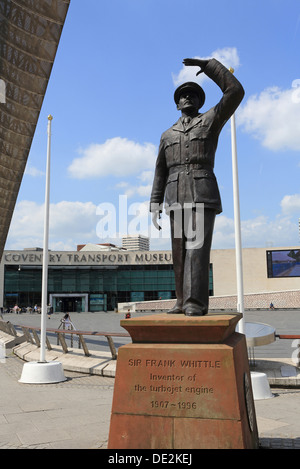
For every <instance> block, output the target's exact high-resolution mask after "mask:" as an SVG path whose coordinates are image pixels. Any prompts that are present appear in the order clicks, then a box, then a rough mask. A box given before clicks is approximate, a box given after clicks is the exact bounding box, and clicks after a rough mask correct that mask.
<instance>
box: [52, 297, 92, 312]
mask: <svg viewBox="0 0 300 469" xmlns="http://www.w3.org/2000/svg"><path fill="white" fill-rule="evenodd" d="M86 297H87V295H76V294H75V295H74V294H61V295H52V306H53V311H54V313H72V312H75V313H81V312H84V311H86V306H87V302H88V298H86Z"/></svg>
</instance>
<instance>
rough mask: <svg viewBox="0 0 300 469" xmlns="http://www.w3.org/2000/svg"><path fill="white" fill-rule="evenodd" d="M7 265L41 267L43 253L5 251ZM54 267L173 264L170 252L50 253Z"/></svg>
mask: <svg viewBox="0 0 300 469" xmlns="http://www.w3.org/2000/svg"><path fill="white" fill-rule="evenodd" d="M3 259H4V263H5V264H24V265H39V264H42V262H43V252H42V251H39V252H32V251H28V252H26V251H5V252H4V256H3ZM49 264H52V265H61V266H63V265H138V264H172V253H171V252H170V251H128V252H126V251H121V252H119V251H106V252H101V253H99V252H87V251H85V252H67V251H65V252H62V251H60V252H55V251H53V252H51V251H50V252H49Z"/></svg>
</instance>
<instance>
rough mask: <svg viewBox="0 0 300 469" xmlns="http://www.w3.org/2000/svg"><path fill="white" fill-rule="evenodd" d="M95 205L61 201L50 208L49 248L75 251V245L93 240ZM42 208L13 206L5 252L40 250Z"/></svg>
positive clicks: (29, 203) (32, 204) (28, 204)
mask: <svg viewBox="0 0 300 469" xmlns="http://www.w3.org/2000/svg"><path fill="white" fill-rule="evenodd" d="M97 221H98V218H97V215H96V205H94V204H93V203H92V202H87V203H82V202H68V201H61V202H59V203H57V204H51V205H50V215H49V248H50V249H58V248H59V249H63V250H64V249H65V250H68V249H72V250H74V249H76V244H80V243H85V242H88V241H89V240H95V238H96V224H97ZM43 230H44V204H38V203H36V202H33V201H27V200H24V201H21V202H19V203H18V204H17V205H16V208H15V211H14V215H13V219H12V222H11V226H10V230H9V234H8V238H7V243H6V249H23V248H24V247H37V246H39V247H42V246H43Z"/></svg>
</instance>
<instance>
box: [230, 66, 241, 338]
mask: <svg viewBox="0 0 300 469" xmlns="http://www.w3.org/2000/svg"><path fill="white" fill-rule="evenodd" d="M229 70H230V72H231V73H233V72H234V70H233V69H232V68H230V69H229ZM231 146H232V179H233V204H234V229H235V252H236V254H235V255H236V279H237V311H238V312H239V313H242V318H241V320H240V321H239V322H238V332H240V333H241V334H244V333H245V320H244V313H245V308H244V284H243V261H242V240H241V220H240V202H239V181H238V163H237V149H236V126H235V115H234V114H233V115H232V116H231Z"/></svg>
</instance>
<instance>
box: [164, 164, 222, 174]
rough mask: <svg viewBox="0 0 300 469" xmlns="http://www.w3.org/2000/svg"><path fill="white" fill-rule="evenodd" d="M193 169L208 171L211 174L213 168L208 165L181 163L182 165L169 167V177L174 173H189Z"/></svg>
mask: <svg viewBox="0 0 300 469" xmlns="http://www.w3.org/2000/svg"><path fill="white" fill-rule="evenodd" d="M193 169H204V170H206V171H209V172H211V173H213V168H212V167H211V166H210V165H208V164H199V163H183V164H177V165H174V166H171V167H170V168H169V169H168V171H169V176H170V175H171V174H175V173H181V172H183V171H185V172H187V171H188V172H189V171H191V170H193Z"/></svg>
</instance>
